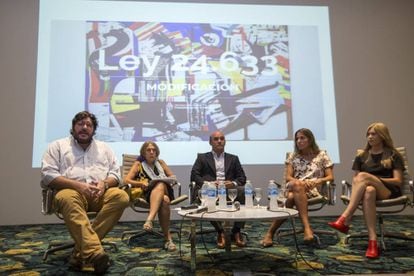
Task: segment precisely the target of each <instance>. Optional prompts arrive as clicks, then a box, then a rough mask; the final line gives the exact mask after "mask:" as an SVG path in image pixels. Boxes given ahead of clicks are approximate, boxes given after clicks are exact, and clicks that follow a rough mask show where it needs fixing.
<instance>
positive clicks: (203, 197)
mask: <svg viewBox="0 0 414 276" xmlns="http://www.w3.org/2000/svg"><path fill="white" fill-rule="evenodd" d="M198 198H199V199H200V201H201V206H205V205H206V200H207V193H206V191H203V189H200V190H198Z"/></svg>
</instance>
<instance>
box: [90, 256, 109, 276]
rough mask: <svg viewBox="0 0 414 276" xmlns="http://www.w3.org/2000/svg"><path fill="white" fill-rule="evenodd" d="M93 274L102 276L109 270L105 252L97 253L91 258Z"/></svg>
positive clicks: (107, 257)
mask: <svg viewBox="0 0 414 276" xmlns="http://www.w3.org/2000/svg"><path fill="white" fill-rule="evenodd" d="M91 263H92V264H93V268H94V270H95V274H99V275H100V274H104V273H105V272H106V270H107V269H108V268H109V265H110V264H109V256H108V254H106V253H105V252H101V253H98V254H96V255H94V256H92V258H91Z"/></svg>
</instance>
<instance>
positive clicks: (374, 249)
mask: <svg viewBox="0 0 414 276" xmlns="http://www.w3.org/2000/svg"><path fill="white" fill-rule="evenodd" d="M378 256H379V251H378V244H377V241H376V240H369V241H368V249H367V252H366V253H365V257H367V258H370V259H375V258H378Z"/></svg>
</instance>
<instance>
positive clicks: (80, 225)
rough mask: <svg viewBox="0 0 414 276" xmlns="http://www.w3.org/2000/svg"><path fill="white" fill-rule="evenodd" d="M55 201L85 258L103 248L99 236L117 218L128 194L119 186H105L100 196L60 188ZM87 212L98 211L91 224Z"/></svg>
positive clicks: (85, 259) (77, 249)
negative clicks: (91, 196)
mask: <svg viewBox="0 0 414 276" xmlns="http://www.w3.org/2000/svg"><path fill="white" fill-rule="evenodd" d="M54 204H55V205H54V206H55V207H56V209H57V211H58V212H59V213H61V214H62V216H63V219H64V221H65V223H66V226H67V228H68V230H69V233H70V235H71V236H72V238H73V240H74V241H75V250H76V251H77V252H79V253H80V255H81V257H82V259H83V260H84V261H88V260H90V258H91V257H93V256H95V255H96V254H99V253H101V252H103V251H104V250H103V247H102V244H101V240H102V239H103V238H104V237H105V235H106V234H107V233H108V232H109V231H110V230H111V229H112V228H113V227H114V226H115V224H116V223H117V222H118V220H119V218H120V217H121V215H122V213H123V211H124V209H125V208H126V207H127V206H128V204H129V198H128V194H127V193H126V192H125V191H123V190H121V189H118V188H111V189H108V190H107V191H106V192H105V193H104V194H103V196H101V197H100V198H99V199H92V198H86V197H85V196H83V195H82V194H80V193H79V192H77V191H76V190H73V189H63V190H60V191H59V192H58V193H57V194H56V196H55V200H54ZM87 212H98V214H97V216H96V217H95V219H94V220H93V222H92V224H91V222H90V221H89V218H88V216H87Z"/></svg>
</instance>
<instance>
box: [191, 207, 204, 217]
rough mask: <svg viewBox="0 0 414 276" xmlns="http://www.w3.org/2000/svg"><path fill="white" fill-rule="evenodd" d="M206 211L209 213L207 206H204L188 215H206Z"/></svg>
mask: <svg viewBox="0 0 414 276" xmlns="http://www.w3.org/2000/svg"><path fill="white" fill-rule="evenodd" d="M206 211H207V206H204V207H201V208H199V209H197V210H194V211H191V212H188V213H187V214H189V215H192V214H199V213H204V212H206Z"/></svg>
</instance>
